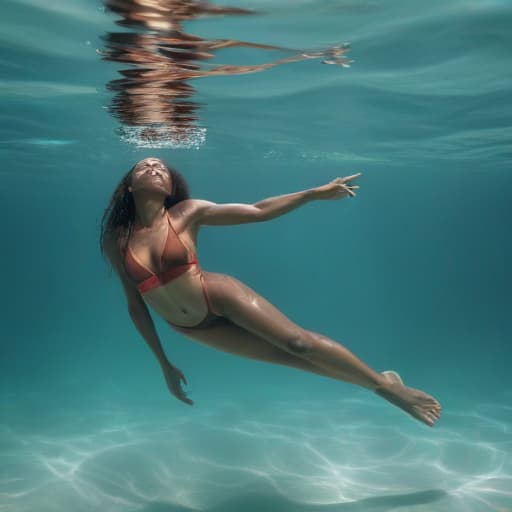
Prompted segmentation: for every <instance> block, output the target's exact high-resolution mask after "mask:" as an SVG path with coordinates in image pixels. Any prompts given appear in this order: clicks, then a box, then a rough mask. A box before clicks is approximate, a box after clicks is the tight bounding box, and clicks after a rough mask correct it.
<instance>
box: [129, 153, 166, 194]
mask: <svg viewBox="0 0 512 512" xmlns="http://www.w3.org/2000/svg"><path fill="white" fill-rule="evenodd" d="M128 190H129V191H130V192H134V193H136V192H139V191H146V192H160V193H164V194H165V195H166V196H169V195H171V194H172V179H171V175H170V174H169V171H168V170H167V168H166V167H165V165H164V163H163V162H162V161H161V160H159V159H158V158H145V159H144V160H141V161H140V162H139V163H138V164H137V165H136V166H135V168H134V169H133V171H132V175H131V185H130V186H129V187H128Z"/></svg>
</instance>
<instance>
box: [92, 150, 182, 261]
mask: <svg viewBox="0 0 512 512" xmlns="http://www.w3.org/2000/svg"><path fill="white" fill-rule="evenodd" d="M137 194H140V195H142V194H143V195H146V196H153V197H161V199H162V203H163V206H164V207H165V208H166V209H168V208H171V207H172V206H174V205H175V204H177V203H179V202H180V201H183V200H185V199H188V198H189V197H190V194H189V190H188V185H187V182H186V181H185V178H184V177H183V176H182V175H181V174H180V173H179V172H178V171H176V170H175V169H173V168H172V167H169V166H168V165H167V164H166V163H165V162H164V161H162V160H160V159H158V158H145V159H144V160H140V161H139V162H137V163H136V164H135V165H134V166H133V167H132V168H131V169H130V170H129V171H128V172H127V173H126V174H125V175H124V176H123V177H122V179H121V181H120V182H119V184H118V185H117V187H116V189H115V190H114V193H113V194H112V197H111V199H110V202H109V204H108V206H107V208H106V209H105V212H104V214H103V218H102V220H101V236H100V248H101V251H102V252H103V250H104V247H105V237H106V236H110V237H113V238H114V239H115V240H119V239H122V240H124V241H127V240H128V238H129V237H130V234H131V231H132V228H133V224H134V222H135V213H136V207H135V200H134V195H137ZM123 246H124V244H123Z"/></svg>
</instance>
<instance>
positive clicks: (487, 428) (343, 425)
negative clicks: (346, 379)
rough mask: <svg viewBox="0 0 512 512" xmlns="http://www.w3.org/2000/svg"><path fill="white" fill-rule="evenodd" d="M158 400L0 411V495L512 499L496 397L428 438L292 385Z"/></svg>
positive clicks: (124, 506)
mask: <svg viewBox="0 0 512 512" xmlns="http://www.w3.org/2000/svg"><path fill="white" fill-rule="evenodd" d="M361 396H363V395H362V394H361ZM372 404H373V407H372ZM153 405H154V404H153ZM165 405H168V403H167V402H165V404H162V407H161V408H160V411H162V412H160V413H159V415H155V414H154V410H155V409H154V407H152V408H151V412H150V411H149V410H142V411H141V410H137V407H133V408H130V409H129V410H128V409H125V410H120V409H119V408H117V410H116V407H111V406H108V407H105V408H104V410H93V412H92V413H91V416H90V417H88V416H87V414H84V412H83V411H82V412H79V411H76V413H75V415H76V421H74V422H73V421H72V418H73V416H72V415H71V414H70V411H69V410H68V411H67V412H66V413H65V417H66V418H67V420H66V421H60V418H59V415H58V414H53V415H52V422H51V425H52V426H51V428H50V430H49V431H45V429H41V428H40V427H38V426H37V425H35V426H34V431H27V429H25V430H23V429H18V428H16V425H15V424H14V423H6V424H5V425H4V426H3V427H2V437H3V438H4V439H5V440H6V441H7V442H8V443H9V446H10V447H11V449H10V451H9V457H8V459H6V460H5V461H4V467H3V469H4V471H3V474H2V480H1V481H0V503H1V504H2V505H3V506H5V507H7V509H8V510H12V511H13V512H17V511H21V510H49V508H45V506H42V505H44V504H46V503H51V510H53V511H55V512H59V511H61V510H62V511H64V510H69V509H70V508H73V509H74V510H79V511H80V510H90V509H91V507H94V506H100V507H101V508H102V509H103V510H109V511H112V512H117V511H123V512H124V511H126V510H138V509H142V510H144V509H150V508H151V507H156V508H158V506H161V507H162V509H164V508H165V507H167V508H169V509H171V508H172V507H174V508H173V510H197V511H199V510H200V511H205V512H220V511H225V510H244V509H246V508H249V507H252V508H253V509H256V508H258V507H256V505H258V504H259V505H261V506H260V507H259V508H260V509H262V510H264V509H272V508H274V509H279V510H281V509H282V510H287V509H292V508H293V507H294V506H295V507H297V506H300V509H301V511H303V512H322V510H324V508H322V507H325V506H326V505H340V504H347V505H348V503H352V505H353V506H354V507H357V508H358V509H359V508H360V509H361V510H367V509H368V510H369V509H372V510H373V509H375V510H391V509H395V508H397V509H398V508H399V507H404V506H405V507H408V508H407V510H410V511H411V512H413V511H415V510H418V512H419V511H420V510H426V508H425V507H428V510H429V512H444V511H446V510H453V511H454V512H457V511H460V512H462V511H468V510H469V511H478V512H493V511H498V510H499V511H502V510H506V504H507V503H510V502H511V500H512V491H511V490H510V489H512V463H511V461H510V441H509V439H510V433H511V427H510V425H511V423H510V414H511V410H510V408H508V409H507V407H505V406H500V405H499V404H492V406H488V407H486V408H483V407H480V408H478V407H476V408H475V409H474V410H473V411H466V412H462V411H461V412H450V413H447V415H446V416H447V418H446V422H445V423H446V425H447V426H444V427H442V428H440V429H439V430H438V433H437V435H436V437H435V438H433V437H432V436H431V434H430V430H429V431H428V434H425V435H421V433H420V434H418V430H417V428H416V424H414V428H412V425H413V424H412V423H411V429H407V428H406V427H407V426H406V427H405V428H402V427H401V426H400V425H398V423H397V418H398V417H399V416H398V415H399V413H397V412H396V411H394V410H392V409H389V408H387V407H385V406H384V405H381V404H380V403H377V402H375V401H372V402H371V403H370V402H369V401H368V399H367V398H366V397H365V398H361V399H352V400H349V399H345V400H336V401H318V400H315V401H304V400H303V401H298V400H295V401H294V400H293V399H289V400H286V401H283V402H274V403H272V404H267V406H266V409H265V410H260V411H258V412H253V411H251V409H250V407H245V408H244V406H243V405H241V404H237V403H233V402H227V401H223V400H221V399H218V400H215V404H214V406H213V407H211V408H208V407H203V410H202V411H201V412H199V413H198V415H195V416H194V417H193V418H192V417H191V416H190V415H187V416H179V415H176V410H170V409H166V408H165ZM377 408H378V409H379V410H378V411H377V410H376V409H377ZM381 409H382V410H381ZM141 417H145V418H146V420H145V422H144V423H141V422H140V418H141ZM350 418H354V419H353V420H352V421H351V420H350ZM356 418H357V419H356ZM63 419H64V418H63ZM58 425H62V428H63V429H64V431H63V432H60V431H59V427H58ZM425 428H427V427H425ZM47 430H48V429H47ZM255 507H256V508H255ZM500 507H501V508H500ZM504 507H505V508H504ZM156 508H155V510H156Z"/></svg>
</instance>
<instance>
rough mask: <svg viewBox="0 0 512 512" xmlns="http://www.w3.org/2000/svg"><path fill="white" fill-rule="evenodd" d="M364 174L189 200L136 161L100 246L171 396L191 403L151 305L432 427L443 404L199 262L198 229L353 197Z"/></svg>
mask: <svg viewBox="0 0 512 512" xmlns="http://www.w3.org/2000/svg"><path fill="white" fill-rule="evenodd" d="M359 176H360V174H354V175H352V176H347V177H345V178H336V179H335V180H333V181H331V182H330V183H327V184H326V185H323V186H320V187H316V188H313V189H310V190H305V191H302V192H296V193H293V194H286V195H282V196H278V197H272V198H269V199H265V200H263V201H259V202H257V203H255V204H252V205H250V204H215V203H212V202H209V201H203V200H196V199H190V198H189V194H188V189H187V184H186V182H185V180H184V179H183V177H182V176H181V175H180V174H179V173H178V172H176V171H174V170H173V169H170V168H169V167H167V166H166V165H165V163H164V162H162V161H161V160H159V159H157V158H146V159H144V160H141V161H140V162H138V163H137V164H136V165H135V166H134V167H133V168H132V169H131V170H130V171H129V172H128V173H127V174H126V175H125V176H124V178H123V179H122V180H121V182H120V184H119V185H118V187H117V189H116V190H115V192H114V194H113V196H112V199H111V201H110V204H109V206H108V208H107V209H106V211H105V214H104V216H103V220H102V233H101V248H102V251H103V252H104V253H105V254H106V255H107V257H108V259H109V260H110V262H111V263H112V265H113V267H114V268H115V270H116V272H117V273H118V275H119V278H120V279H121V282H122V284H123V288H124V291H125V294H126V298H127V301H128V310H129V313H130V316H131V319H132V320H133V323H134V324H135V326H136V328H137V329H138V331H139V332H140V334H141V335H142V336H143V338H144V339H145V340H146V342H147V343H148V345H149V347H150V348H151V350H152V351H153V353H154V355H155V356H156V358H157V360H158V362H159V363H160V366H161V368H162V371H163V373H164V376H165V379H166V382H167V385H168V387H169V390H170V391H171V393H172V394H173V395H175V396H176V397H177V398H178V399H180V400H182V401H183V402H185V403H187V404H189V405H191V404H192V403H193V402H192V400H190V399H189V398H188V397H187V395H186V393H185V392H184V391H183V389H182V386H181V383H182V382H183V383H184V384H186V383H187V382H186V379H185V376H184V375H183V373H182V372H181V370H179V369H178V368H176V367H175V366H173V365H172V364H171V363H170V362H169V361H168V360H167V357H166V355H165V353H164V351H163V349H162V346H161V344H160V341H159V338H158V334H157V333H156V330H155V327H154V324H153V321H152V319H151V315H150V313H149V309H148V305H149V306H151V307H152V308H153V309H154V310H155V311H156V312H157V313H158V314H159V315H161V316H162V317H163V318H164V319H165V320H166V321H167V322H168V323H169V324H170V325H171V326H172V327H173V328H174V329H175V330H177V331H178V332H180V333H182V334H184V335H185V336H187V337H189V338H192V339H194V340H197V341H199V342H201V343H204V344H206V345H209V346H211V347H214V348H217V349H219V350H223V351H226V352H230V353H233V354H238V355H240V356H243V357H248V358H251V359H257V360H260V361H267V362H270V363H276V364H282V365H286V366H291V367H294V368H298V369H301V370H305V371H309V372H313V373H317V374H320V375H324V376H327V377H331V378H333V379H337V380H343V381H346V382H351V383H353V384H357V385H359V386H363V387H365V388H368V389H371V390H373V391H375V392H376V393H377V394H378V395H380V396H381V397H383V398H385V399H386V400H388V401H389V402H391V403H393V404H394V405H396V406H398V407H400V408H401V409H403V410H404V411H406V412H407V413H409V414H410V415H412V416H413V417H415V418H417V419H418V420H420V421H422V422H423V423H425V424H427V425H429V426H433V425H434V423H435V422H436V421H437V420H438V419H439V417H440V414H441V406H440V405H439V402H437V400H435V399H434V398H432V397H431V396H429V395H427V394H426V393H424V392H422V391H419V390H415V389H411V388H408V387H406V386H404V385H403V383H402V380H401V379H400V377H399V375H398V374H397V373H395V372H383V373H378V372H375V371H374V370H372V369H371V368H369V367H368V366H366V365H365V364H364V363H363V362H362V361H360V360H359V359H358V358H357V357H356V356H354V354H352V353H351V352H350V351H349V350H347V349H346V348H345V347H343V346H342V345H340V344H339V343H336V342H334V341H332V340H330V339H329V338H327V337H325V336H323V335H321V334H318V333H315V332H312V331H308V330H305V329H303V328H302V327H300V326H298V325H296V324H294V323H293V322H292V321H290V320H289V319H288V318H287V317H286V316H284V315H283V314H282V313H281V312H280V311H279V310H277V309H276V308H275V307H274V306H273V305H272V304H270V303H269V302H268V301H266V300H265V299H264V298H263V297H260V296H259V295H257V294H256V293H255V292H254V291H253V290H251V289H250V288H248V287H247V286H245V285H244V284H243V283H241V282H240V281H238V280H236V279H234V278H233V277H230V276H227V275H223V274H217V273H212V272H205V271H203V270H202V269H201V268H200V266H199V264H198V262H197V259H196V256H195V254H196V237H197V232H198V230H199V227H200V226H203V225H206V226H220V225H229V224H231V225H232V224H244V223H249V222H262V221H266V220H270V219H273V218H275V217H278V216H279V215H283V214H285V213H288V212H290V211H291V210H294V209H295V208H298V207H299V206H302V205H303V204H305V203H307V202H309V201H313V200H319V199H340V198H342V197H347V196H352V197H354V196H355V195H356V194H355V191H356V190H357V189H358V188H359V187H358V186H357V185H352V182H353V181H354V180H355V179H356V178H358V177H359Z"/></svg>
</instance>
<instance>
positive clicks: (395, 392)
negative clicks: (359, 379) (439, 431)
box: [375, 371, 441, 427]
mask: <svg viewBox="0 0 512 512" xmlns="http://www.w3.org/2000/svg"><path fill="white" fill-rule="evenodd" d="M382 375H383V376H384V380H385V383H383V384H382V385H381V386H380V387H378V388H377V389H376V390H375V393H377V394H378V395H379V396H381V397H382V398H385V399H386V400H387V401H388V402H391V403H392V404H393V405H396V406H397V407H400V409H403V410H404V411H405V412H407V413H409V414H410V415H411V416H413V417H414V418H416V419H418V420H420V421H422V422H423V423H425V424H427V425H428V426H429V427H432V426H434V423H435V422H436V421H437V420H438V419H439V418H440V417H441V405H440V403H439V402H438V401H437V400H436V399H435V398H433V397H431V396H430V395H427V394H426V393H424V392H423V391H419V390H418V389H412V388H408V387H407V386H404V384H403V382H402V379H401V378H400V375H398V373H396V372H393V371H387V372H382Z"/></svg>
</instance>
